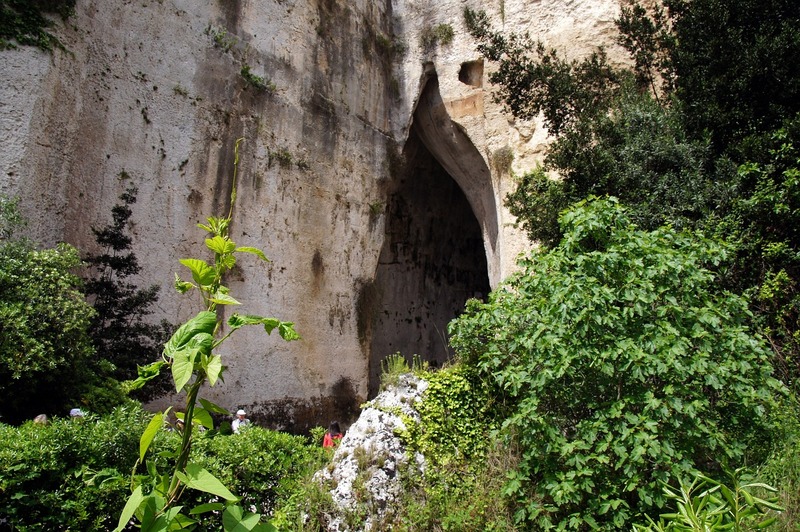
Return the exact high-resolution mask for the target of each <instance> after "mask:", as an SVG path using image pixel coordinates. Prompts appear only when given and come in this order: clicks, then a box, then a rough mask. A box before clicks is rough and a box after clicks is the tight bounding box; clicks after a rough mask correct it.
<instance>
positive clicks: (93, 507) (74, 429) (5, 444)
mask: <svg viewBox="0 0 800 532" xmlns="http://www.w3.org/2000/svg"><path fill="white" fill-rule="evenodd" d="M150 417H151V414H149V413H147V412H145V411H144V410H142V408H141V407H140V406H139V405H138V404H136V403H129V404H128V405H125V406H123V407H119V408H117V409H115V410H114V411H113V412H112V413H111V414H109V415H107V416H103V417H97V416H91V415H90V416H89V417H87V418H85V419H81V420H75V421H73V420H69V419H56V420H53V421H52V422H51V423H49V424H47V425H36V424H33V423H30V422H29V423H26V424H24V425H22V426H20V427H10V426H7V425H0V463H2V464H3V466H2V467H1V468H0V523H4V524H2V525H0V528H3V527H9V528H11V529H12V530H19V531H21V532H23V531H38V530H112V529H113V528H114V526H116V523H117V519H118V517H119V513H120V510H121V509H122V507H123V506H124V505H125V501H126V499H127V498H128V495H129V494H130V477H129V474H130V471H131V470H132V468H133V465H134V464H135V463H136V459H137V458H138V453H139V438H140V436H141V433H142V431H143V430H144V429H145V427H146V426H147V423H148V421H149V420H150ZM179 443H180V434H179V433H177V432H172V431H169V430H159V431H158V433H157V434H156V436H155V441H154V442H153V444H152V445H153V447H154V450H155V452H154V453H153V456H154V458H153V460H154V464H155V465H156V467H157V468H159V469H165V468H166V467H167V460H168V458H167V457H166V455H165V453H167V454H168V453H170V452H173V451H174V450H175V449H177V448H178V446H179ZM324 456H325V455H324V452H323V449H322V448H321V447H320V446H319V445H314V444H312V445H307V441H306V439H305V438H302V437H299V436H291V435H288V434H284V433H280V432H273V431H269V430H266V429H262V428H260V427H251V428H250V429H249V430H247V431H243V432H242V434H239V435H234V436H223V435H219V434H217V433H215V432H214V431H208V432H206V433H202V434H201V433H198V435H197V437H196V439H195V441H194V446H193V448H192V459H193V460H194V461H196V462H199V463H202V464H203V465H204V467H206V468H207V469H208V470H209V471H210V472H211V473H212V474H214V475H215V476H217V478H219V479H221V480H222V481H223V482H225V483H226V484H227V485H228V486H230V487H231V488H232V489H234V490H235V491H236V492H237V493H238V494H239V495H240V496H241V497H242V504H243V505H244V506H246V507H248V508H250V507H257V508H259V511H263V512H264V513H267V514H271V513H272V511H273V510H274V508H275V506H276V505H277V504H278V503H282V502H283V501H286V500H288V499H289V498H290V497H291V496H292V495H293V494H294V493H295V492H297V491H299V490H300V488H299V487H298V484H299V482H300V481H301V480H302V479H303V478H305V477H306V476H309V475H310V473H309V472H310V471H312V470H315V469H316V468H318V467H319V466H320V464H321V463H322V461H323V460H324ZM191 496H196V499H197V500H198V501H199V500H200V499H201V498H203V497H202V494H201V493H200V492H197V493H194V494H192V495H191ZM191 496H189V497H187V498H186V500H187V501H188V503H192V502H197V501H195V500H192V499H191ZM217 527H218V523H214V524H210V523H208V522H203V523H201V529H205V530H216V529H217ZM3 529H5V528H3Z"/></svg>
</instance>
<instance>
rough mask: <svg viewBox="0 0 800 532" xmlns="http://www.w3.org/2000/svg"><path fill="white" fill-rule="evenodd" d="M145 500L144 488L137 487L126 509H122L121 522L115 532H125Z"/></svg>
mask: <svg viewBox="0 0 800 532" xmlns="http://www.w3.org/2000/svg"><path fill="white" fill-rule="evenodd" d="M143 500H144V494H143V493H142V487H141V486H137V488H136V489H135V490H133V493H131V496H130V497H128V502H126V503H125V507H124V508H123V509H122V513H121V514H120V515H119V522H118V523H117V528H115V529H114V532H120V531H121V530H123V529H124V528H125V527H126V526H127V525H128V521H130V520H131V518H132V517H133V514H134V513H135V512H136V510H137V509H138V508H139V506H140V505H141V504H142V501H143Z"/></svg>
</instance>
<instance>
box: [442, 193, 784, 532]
mask: <svg viewBox="0 0 800 532" xmlns="http://www.w3.org/2000/svg"><path fill="white" fill-rule="evenodd" d="M561 223H562V229H563V231H564V233H565V236H564V239H563V240H562V241H561V243H560V244H559V246H558V247H557V248H555V249H553V250H552V251H550V252H539V253H534V254H533V255H532V256H531V257H530V258H528V259H527V260H524V261H522V263H521V266H522V267H523V271H521V272H520V273H518V274H516V275H513V276H512V277H510V278H509V279H508V281H507V282H506V283H505V285H504V286H503V287H501V288H500V289H498V290H495V291H494V292H493V293H492V295H491V297H490V301H489V302H488V303H485V304H484V303H481V302H478V301H472V302H470V304H469V305H468V309H467V311H466V312H465V314H464V315H463V316H462V317H460V318H459V319H457V320H455V321H454V322H453V324H452V326H451V333H452V337H453V338H452V343H453V345H454V346H455V348H456V350H457V352H458V353H459V354H460V356H461V357H462V358H463V360H464V361H465V362H466V363H467V364H469V365H473V366H476V367H478V368H479V369H480V370H481V371H482V373H483V376H484V379H485V381H486V382H487V383H488V384H489V385H490V386H492V387H493V389H495V390H496V391H497V393H498V394H502V395H504V396H505V397H506V398H507V399H508V401H509V402H510V404H511V405H512V406H511V409H510V411H509V416H508V419H507V420H506V422H505V428H506V429H508V431H509V433H511V434H512V435H513V436H515V437H516V438H517V441H518V442H519V444H520V447H521V453H522V454H521V463H520V466H519V468H518V470H517V472H516V474H515V475H513V477H512V478H511V480H510V483H509V484H508V486H507V490H508V493H510V494H512V495H514V496H516V497H518V500H519V502H520V505H521V509H520V511H519V512H518V514H517V517H518V518H519V519H520V520H522V521H523V522H527V523H529V524H533V523H536V526H537V527H546V526H550V525H559V526H561V527H564V528H567V529H583V528H585V527H587V526H598V527H600V528H603V529H606V530H618V529H620V528H621V527H623V526H625V525H626V524H627V525H628V526H630V522H631V519H632V518H634V517H635V516H636V515H637V514H639V513H651V512H653V511H654V510H656V509H657V508H659V507H661V506H662V505H663V504H664V502H665V501H664V496H663V492H662V489H661V485H660V484H659V482H662V481H663V482H668V481H669V479H670V477H672V478H682V477H683V476H684V474H685V473H687V472H689V471H691V470H693V469H694V468H699V469H700V470H702V471H704V472H713V471H715V470H719V469H720V466H721V465H723V464H725V465H728V466H730V467H735V466H737V465H738V464H739V463H740V462H741V461H742V460H743V458H744V457H745V453H746V452H747V451H748V448H749V447H750V446H753V445H754V444H755V443H766V441H764V438H766V437H767V432H766V430H767V422H766V416H765V412H766V411H767V410H768V409H769V408H770V405H771V404H772V396H773V393H774V392H775V391H777V390H778V389H779V385H778V383H777V381H775V380H774V379H772V378H771V376H770V374H771V367H770V365H769V350H768V349H767V346H766V344H765V342H764V341H763V339H760V338H758V337H757V336H754V335H753V334H752V333H751V332H750V331H749V329H748V320H749V319H750V317H751V316H750V314H749V312H748V310H747V302H746V301H745V300H744V299H742V298H740V297H738V296H736V295H733V294H730V293H727V292H724V291H723V290H722V289H720V288H719V285H718V283H717V280H716V278H715V275H714V274H713V273H712V272H711V271H710V270H708V269H707V267H708V266H711V265H713V264H717V263H719V262H720V260H721V259H722V258H723V256H724V250H723V249H722V248H721V247H720V246H719V245H716V244H715V243H713V242H710V241H707V240H704V239H702V238H700V237H699V236H696V235H689V234H680V233H676V232H675V231H673V230H671V229H669V228H662V229H659V230H656V231H653V232H644V231H640V230H637V229H636V228H635V227H633V226H632V225H631V223H630V220H629V218H628V217H627V216H626V214H625V211H624V209H623V208H622V207H621V206H619V205H618V204H617V203H616V202H615V201H613V200H597V201H591V202H587V203H581V204H579V205H578V206H577V207H576V208H574V209H573V210H571V211H568V212H567V213H566V214H564V215H563V217H562V219H561ZM758 438H762V440H761V441H760V442H759V440H758ZM760 448H761V449H763V448H766V447H760ZM755 449H756V448H755V447H753V448H750V449H749V450H750V451H751V452H752V451H754V450H755Z"/></svg>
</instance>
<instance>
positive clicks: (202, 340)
mask: <svg viewBox="0 0 800 532" xmlns="http://www.w3.org/2000/svg"><path fill="white" fill-rule="evenodd" d="M213 347H214V337H213V336H211V335H210V334H208V333H205V332H201V333H197V334H195V335H194V336H193V337H192V339H191V340H189V343H188V344H187V345H186V348H187V349H197V351H198V352H200V353H203V354H204V355H206V356H208V355H210V354H211V349H212V348H213Z"/></svg>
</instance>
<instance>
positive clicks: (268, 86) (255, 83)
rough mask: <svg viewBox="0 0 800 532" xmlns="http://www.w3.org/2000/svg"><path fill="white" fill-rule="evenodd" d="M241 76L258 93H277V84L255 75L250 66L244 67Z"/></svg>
mask: <svg viewBox="0 0 800 532" xmlns="http://www.w3.org/2000/svg"><path fill="white" fill-rule="evenodd" d="M241 74H242V77H243V78H244V80H245V81H246V82H247V84H248V85H250V86H251V87H253V88H255V89H256V90H257V91H261V92H269V93H270V94H271V93H273V92H275V89H276V87H275V84H274V83H272V82H271V81H268V80H266V79H264V78H263V77H261V76H258V75H256V74H253V72H251V71H250V67H249V66H248V65H244V66H243V67H242V70H241Z"/></svg>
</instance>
